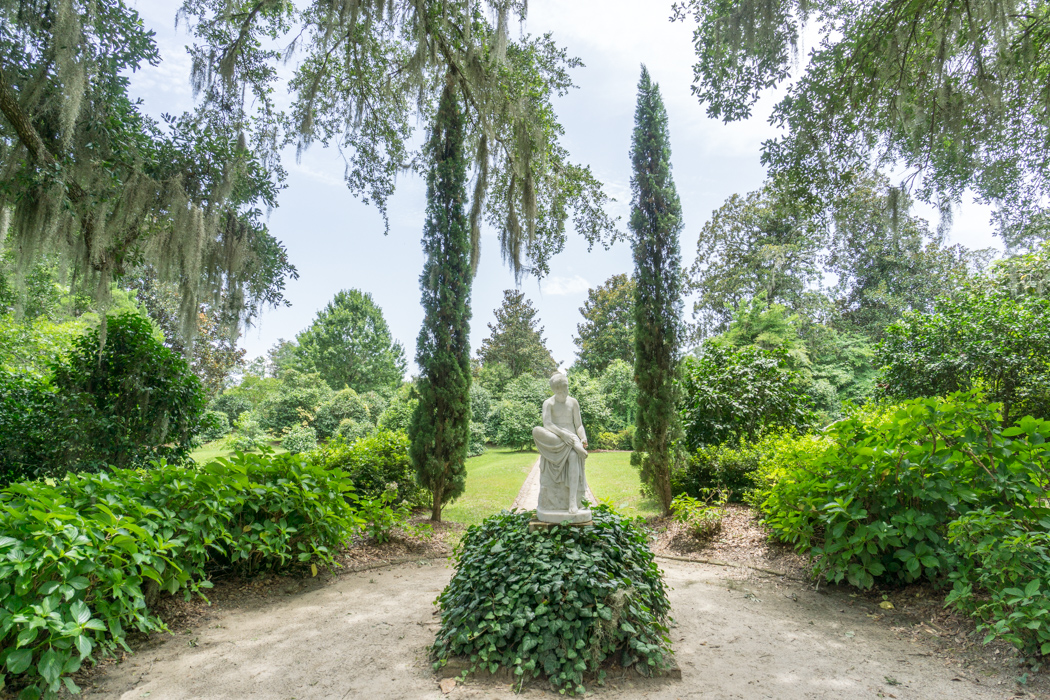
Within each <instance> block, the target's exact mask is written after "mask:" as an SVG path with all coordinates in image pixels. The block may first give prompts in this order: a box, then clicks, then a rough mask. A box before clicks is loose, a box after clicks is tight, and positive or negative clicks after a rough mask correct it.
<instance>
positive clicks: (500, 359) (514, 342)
mask: <svg viewBox="0 0 1050 700" xmlns="http://www.w3.org/2000/svg"><path fill="white" fill-rule="evenodd" d="M536 313H537V311H536V307H535V306H533V305H532V301H530V300H529V299H526V298H525V294H524V293H523V292H520V291H517V290H515V289H507V290H504V292H503V304H502V305H500V307H499V308H498V309H496V325H492V324H491V323H490V324H488V325H489V331H491V334H490V335H489V337H488V338H485V339H484V340H483V341H481V347H480V348H479V349H478V358H479V359H480V360H481V362H482V364H483V365H494V364H502V365H504V366H505V367H506V368H507V370H508V371H509V374H510V379H517V378H518V377H520V376H521V375H523V374H526V375H531V376H533V377H536V378H538V379H547V378H549V377H550V376H551V374H553V373H554V371H555V370H556V369H557V368H558V363H557V362H555V361H554V358H553V357H552V356H551V351H550V350H549V349H548V348H547V341H546V340H544V338H543V326H539V325H538V324H539V319H537V318H536Z"/></svg>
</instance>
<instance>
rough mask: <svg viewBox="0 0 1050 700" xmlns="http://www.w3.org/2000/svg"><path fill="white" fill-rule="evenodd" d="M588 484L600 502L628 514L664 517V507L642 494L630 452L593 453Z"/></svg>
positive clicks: (588, 466) (589, 461)
mask: <svg viewBox="0 0 1050 700" xmlns="http://www.w3.org/2000/svg"><path fill="white" fill-rule="evenodd" d="M587 485H588V486H590V487H591V491H593V492H594V497H595V498H597V499H598V501H599V502H603V501H604V502H607V503H609V505H611V506H612V507H613V508H615V509H616V510H618V511H620V512H621V513H623V514H624V515H630V516H635V515H641V516H643V517H645V516H649V515H659V514H660V504H659V503H657V502H656V501H654V500H652V499H649V498H646V497H645V496H643V495H642V492H641V485H642V482H641V480H640V479H639V476H638V470H637V469H635V468H634V467H632V466H631V453H630V452H592V453H591V454H590V455H589V456H588V457H587Z"/></svg>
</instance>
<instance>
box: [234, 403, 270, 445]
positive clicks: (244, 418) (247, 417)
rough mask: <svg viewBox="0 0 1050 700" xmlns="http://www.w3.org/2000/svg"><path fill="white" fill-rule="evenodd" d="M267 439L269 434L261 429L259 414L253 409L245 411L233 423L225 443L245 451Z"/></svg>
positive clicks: (263, 442)
mask: <svg viewBox="0 0 1050 700" xmlns="http://www.w3.org/2000/svg"><path fill="white" fill-rule="evenodd" d="M267 440H269V435H268V434H267V433H266V431H265V430H263V429H262V424H261V423H260V421H259V414H257V413H256V412H255V411H245V412H244V413H242V414H241V416H240V418H238V419H237V422H235V423H234V424H233V430H232V431H231V432H230V435H229V437H227V438H226V444H227V445H229V447H230V449H233V450H240V451H241V452H247V451H249V450H254V449H256V448H257V447H259V446H260V445H263V444H265V443H266V441H267Z"/></svg>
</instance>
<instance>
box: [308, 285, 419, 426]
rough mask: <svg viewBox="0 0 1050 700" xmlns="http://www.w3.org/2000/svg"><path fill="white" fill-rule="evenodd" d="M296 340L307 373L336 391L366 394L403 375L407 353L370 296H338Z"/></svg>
mask: <svg viewBox="0 0 1050 700" xmlns="http://www.w3.org/2000/svg"><path fill="white" fill-rule="evenodd" d="M296 340H297V341H298V343H299V348H298V351H297V357H298V359H299V360H300V362H301V364H302V366H303V368H304V369H305V370H306V371H313V372H317V373H318V374H320V375H321V378H322V379H324V380H325V382H327V383H328V386H330V387H332V388H333V389H341V388H343V387H349V388H350V389H353V390H354V391H356V392H360V393H364V392H366V391H371V390H373V389H377V388H381V387H390V386H397V385H398V384H400V383H401V378H402V377H403V376H404V374H405V367H406V362H405V351H404V348H402V347H401V343H399V342H397V341H396V340H394V339H393V338H392V336H391V335H390V329H389V327H387V324H386V319H385V318H383V312H382V310H381V309H380V308H379V307H378V306H376V304H375V302H374V301H372V295H371V294H368V293H367V292H362V291H360V290H357V289H346V290H343V291H341V292H339V293H338V294H336V295H335V298H333V299H332V301H330V302H329V303H328V305H327V306H326V307H325V308H323V309H321V310H320V311H318V312H317V318H315V319H314V321H313V323H311V324H310V326H309V327H308V328H307V329H306V330H304V331H303V332H302V333H300V334H299V335H298V336H296ZM336 425H338V423H336ZM332 427H333V429H334V427H335V426H332Z"/></svg>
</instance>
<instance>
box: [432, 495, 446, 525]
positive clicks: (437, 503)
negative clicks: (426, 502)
mask: <svg viewBox="0 0 1050 700" xmlns="http://www.w3.org/2000/svg"><path fill="white" fill-rule="evenodd" d="M444 490H445V489H443V488H437V489H434V503H433V505H432V506H431V507H430V522H432V523H440V522H441V497H442V496H443V495H444V493H443V492H444Z"/></svg>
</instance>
